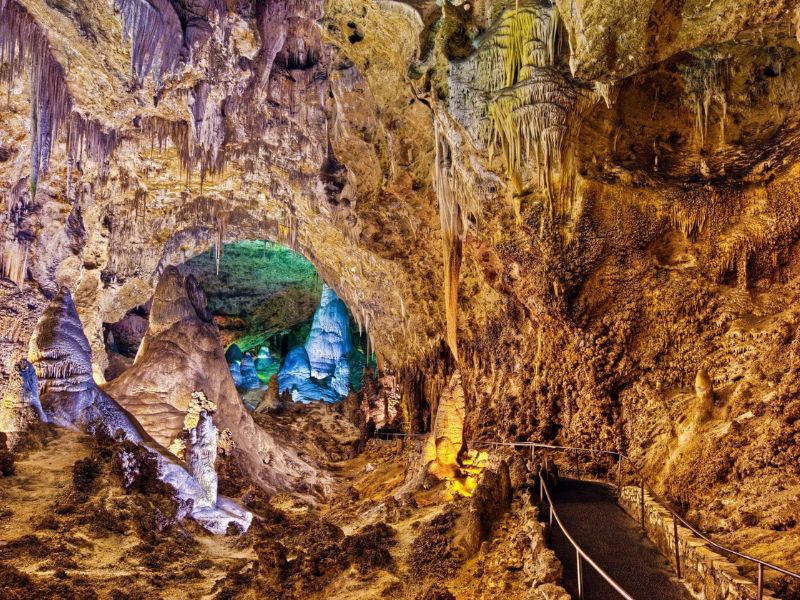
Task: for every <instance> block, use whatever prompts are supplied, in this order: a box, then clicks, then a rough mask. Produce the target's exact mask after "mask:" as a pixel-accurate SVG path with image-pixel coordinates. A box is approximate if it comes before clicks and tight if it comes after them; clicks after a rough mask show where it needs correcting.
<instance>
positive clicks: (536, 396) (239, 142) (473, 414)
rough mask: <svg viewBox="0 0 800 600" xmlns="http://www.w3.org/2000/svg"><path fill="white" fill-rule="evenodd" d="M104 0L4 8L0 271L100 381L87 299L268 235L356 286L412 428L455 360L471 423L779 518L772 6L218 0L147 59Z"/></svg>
mask: <svg viewBox="0 0 800 600" xmlns="http://www.w3.org/2000/svg"><path fill="white" fill-rule="evenodd" d="M125 4H127V3H120V5H121V6H122V8H123V10H122V11H121V12H120V11H119V10H118V9H115V8H114V5H113V4H112V3H110V2H100V3H90V2H86V1H84V0H65V1H64V2H62V3H60V4H59V6H58V7H51V6H49V5H48V4H47V3H45V2H44V1H43V0H13V1H12V0H9V2H8V3H7V7H6V8H4V9H3V12H2V13H0V23H2V25H3V27H4V28H3V29H2V30H0V42H2V46H3V47H4V48H5V49H6V54H5V56H9V55H10V49H11V48H12V47H14V48H17V52H16V55H17V56H20V50H19V49H20V48H21V47H22V46H24V48H25V57H27V59H26V60H23V61H18V64H17V67H16V68H12V69H7V75H6V80H5V81H6V85H8V86H10V92H11V93H10V94H9V101H8V108H7V110H5V111H3V113H2V115H1V116H0V127H1V128H2V131H3V133H4V134H5V135H4V136H3V139H4V140H6V141H5V142H4V143H3V147H2V153H0V159H2V160H1V161H0V181H2V187H3V189H4V190H5V193H6V201H7V208H8V210H7V212H6V215H5V216H4V217H3V221H2V223H0V233H2V240H3V275H4V276H6V277H9V278H10V279H12V280H14V281H15V282H16V283H17V284H19V285H20V286H21V287H22V288H24V291H20V292H13V291H8V294H10V296H13V297H14V298H18V297H19V294H28V295H39V296H43V297H50V296H52V295H53V294H55V292H56V290H57V289H58V287H59V286H60V285H67V286H69V287H70V288H71V289H72V291H73V295H74V298H75V303H76V306H77V308H78V311H79V313H80V316H81V320H82V322H83V325H84V328H85V330H86V333H87V336H88V338H89V340H90V342H91V344H92V351H93V356H94V360H95V362H96V365H95V373H96V376H97V377H98V378H99V377H100V375H99V374H100V373H102V371H103V369H104V367H105V353H104V349H103V340H102V323H103V322H115V321H117V320H119V319H120V318H122V317H123V316H124V315H125V313H126V312H127V311H128V310H129V309H131V308H133V307H135V306H137V305H139V304H141V303H142V302H144V301H145V300H146V299H147V298H148V297H149V296H150V295H152V291H153V289H154V286H155V284H156V282H157V280H158V277H159V275H160V274H161V273H162V272H163V271H164V269H165V268H166V267H167V266H168V265H170V264H180V263H182V262H184V261H185V260H186V259H188V258H191V257H193V256H196V255H198V254H200V253H202V252H204V251H206V250H207V249H209V248H211V247H217V248H219V247H220V246H221V245H222V244H223V243H225V242H233V241H238V240H253V239H269V240H272V241H276V242H279V243H282V244H285V245H286V246H288V247H290V248H292V249H296V250H297V251H299V252H300V253H302V254H303V255H304V256H306V257H307V258H308V259H309V260H310V261H311V262H312V263H313V264H314V265H315V267H316V268H317V270H318V272H319V273H320V276H321V277H322V279H323V280H324V281H325V282H326V283H327V284H329V285H330V286H331V287H332V288H333V289H334V290H335V291H336V293H337V294H338V295H339V296H340V297H341V298H343V299H344V301H345V302H346V303H347V305H348V307H349V308H350V309H351V311H352V313H353V315H354V317H355V318H356V319H357V320H358V321H359V322H360V323H361V325H362V326H363V327H364V328H365V329H366V330H367V332H368V334H369V337H370V341H371V346H372V347H373V348H374V349H375V350H376V351H377V353H378V355H379V364H380V366H381V368H383V369H389V370H393V371H396V372H397V373H398V376H399V379H400V389H401V390H402V391H403V395H404V410H405V413H406V420H407V423H408V427H409V428H410V429H411V430H415V431H418V430H427V429H429V428H430V427H431V425H432V423H433V421H434V416H435V414H436V411H437V407H438V398H439V395H440V394H441V392H442V390H443V389H444V387H445V386H446V384H447V382H448V381H449V380H450V378H451V376H452V374H453V372H454V371H455V370H456V369H457V370H458V371H459V372H460V377H461V380H462V384H463V387H464V391H465V404H466V414H465V438H466V439H475V438H501V439H520V440H526V439H536V440H559V441H562V442H567V443H575V444H582V445H592V446H603V447H606V448H612V449H617V448H621V449H623V450H624V451H626V452H628V453H629V454H630V455H631V456H632V457H633V458H634V459H635V460H637V461H639V462H640V463H641V464H642V466H643V467H644V468H645V469H646V472H647V473H648V474H649V475H651V476H652V477H653V479H654V480H655V481H658V482H659V485H660V489H662V491H665V492H667V493H668V495H669V496H670V498H671V499H673V500H676V501H679V502H680V503H682V504H683V505H684V506H686V507H687V508H689V509H692V508H697V507H701V506H704V505H706V504H708V501H709V499H712V498H718V499H720V502H719V506H717V507H716V508H714V507H713V506H712V507H711V509H710V510H709V511H705V512H703V514H702V515H701V517H702V518H703V519H707V520H708V521H709V524H710V525H712V526H714V527H719V528H721V530H722V531H723V533H725V532H727V534H729V535H731V536H734V535H735V534H734V533H733V530H735V529H737V527H738V525H740V524H741V523H743V522H745V521H747V522H752V519H750V520H749V521H748V520H747V519H745V520H744V521H741V518H740V516H739V515H738V513H736V514H734V513H735V510H734V509H731V508H730V505H729V504H728V503H726V502H727V500H726V499H728V498H731V497H732V496H733V495H736V496H737V498H738V499H737V500H736V503H735V505H736V507H738V508H736V510H739V509H741V510H739V512H742V510H743V511H745V512H748V513H752V514H757V515H759V518H760V519H761V520H762V521H763V522H765V523H767V522H773V521H774V522H776V523H778V521H780V514H779V513H780V511H781V510H784V509H785V508H786V507H787V506H789V504H790V502H791V494H792V493H794V492H792V491H791V490H793V489H797V488H796V486H797V485H798V477H800V473H798V467H797V465H798V464H799V462H800V461H798V456H797V454H796V453H797V447H798V441H800V440H798V436H800V431H798V426H800V425H799V424H800V419H798V417H797V414H798V413H797V411H798V406H797V397H798V393H800V389H798V385H799V384H798V381H799V380H798V378H797V364H796V363H797V354H798V341H797V340H798V334H797V326H798V324H800V313H799V312H798V311H797V309H796V308H795V306H797V298H796V294H797V290H798V282H800V280H798V276H799V275H800V266H799V265H800V262H798V261H800V256H798V244H797V242H798V239H800V221H799V220H798V217H797V215H798V214H800V213H799V212H798V210H797V208H798V207H797V204H798V189H797V183H796V182H797V175H798V172H797V165H796V160H795V158H794V157H795V156H796V148H797V142H798V140H800V137H798V132H797V126H798V123H799V122H800V119H798V115H797V103H796V97H797V93H796V92H797V85H798V83H797V82H798V56H799V54H798V43H797V39H796V33H795V24H794V18H795V17H794V13H793V11H792V10H790V9H792V8H793V7H792V6H791V4H790V3H789V2H773V3H768V4H767V3H762V2H755V1H753V2H726V1H720V2H715V3H711V4H707V3H705V2H693V1H690V0H687V1H686V2H666V3H659V2H623V3H617V4H615V5H613V6H611V5H609V4H608V3H600V2H596V1H594V0H582V1H577V2H566V1H564V2H562V1H561V0H559V1H558V2H556V3H555V4H551V3H550V2H545V1H540V0H520V2H503V1H496V2H489V1H488V0H484V1H481V2H475V3H469V4H463V3H459V2H445V3H443V6H437V5H436V4H435V3H433V2H422V1H420V2H417V1H414V2H394V1H391V0H374V1H373V0H328V1H327V2H324V3H323V2H320V1H318V0H294V1H292V2H281V1H279V0H267V1H264V2H254V3H252V4H251V3H248V2H237V3H227V4H224V3H221V4H219V5H212V4H209V5H208V7H207V8H208V10H207V11H206V12H205V13H204V14H202V15H198V16H197V18H196V19H195V20H194V21H193V23H194V25H193V28H194V29H192V32H193V33H192V35H188V33H187V31H188V30H186V31H183V33H182V38H181V39H183V40H189V42H185V43H183V45H182V46H181V47H180V48H178V49H177V55H176V57H175V58H174V60H173V59H172V58H171V57H172V56H173V55H172V54H171V52H172V51H173V50H176V49H175V48H173V47H165V46H163V45H158V44H156V45H155V46H152V47H150V49H149V50H147V49H145V50H144V52H145V53H146V52H148V51H149V52H151V54H153V56H156V57H157V58H159V60H160V62H159V61H155V62H154V65H156V64H157V65H159V68H157V69H156V68H151V69H150V70H151V71H155V72H151V73H150V74H149V75H148V76H144V74H143V73H142V70H143V69H144V66H143V65H146V64H148V62H149V61H150V58H148V57H147V56H145V57H139V58H138V59H137V57H133V59H132V58H131V56H130V54H129V49H128V47H125V46H123V45H121V44H120V42H119V40H120V37H121V34H122V28H123V26H124V25H123V24H124V23H125V22H126V20H125V10H124V5H125ZM174 4H175V3H172V5H174ZM201 4H202V3H201ZM4 6H6V5H4ZM164 10H165V11H166V12H167V13H168V12H169V11H168V10H167V9H166V8H164ZM162 16H163V15H162ZM184 21H185V20H184ZM160 22H162V23H164V27H171V28H173V29H174V28H175V27H176V25H175V23H174V22H173V21H172V20H171V19H166V20H164V19H162V21H160ZM12 23H22V24H24V27H22V28H18V29H14V30H12V29H10V28H9V27H8V25H9V24H12ZM180 23H183V21H181V20H180V19H179V25H177V27H185V25H181V24H180ZM173 29H171V30H170V31H172V30H173ZM17 31H23V33H24V35H22V34H19V33H15V32H17ZM197 32H202V35H198V36H196V37H195V35H194V34H195V33H197ZM173 33H177V31H176V30H175V31H173ZM167 39H172V38H167ZM175 39H177V37H176V38H175ZM192 40H193V41H192ZM175 43H177V42H175ZM20 44H21V45H22V46H20ZM100 57H102V59H103V60H100ZM171 62H174V65H173V68H172V69H170V68H168V67H169V66H170V64H171ZM162 63H163V64H162ZM162 67H163V72H160V71H161V68H162ZM132 68H133V74H132ZM11 73H15V76H14V77H13V78H12V77H10V74H11ZM31 74H32V75H31ZM32 105H33V106H36V107H39V110H37V111H33V113H34V114H33V118H32V111H31V106H32ZM42 107H43V108H42ZM56 109H57V110H56ZM54 123H55V124H56V125H55V126H54V125H53V124H54ZM41 132H45V133H46V132H50V135H45V134H42V133H41ZM67 132H69V135H67ZM43 149H44V150H43ZM34 172H37V173H38V176H37V177H34ZM34 180H35V181H34ZM32 182H33V184H32ZM9 290H10V288H9ZM3 293H4V294H5V293H6V288H5V287H4V288H3ZM10 296H9V297H10ZM15 301H17V300H15ZM30 306H32V308H31V309H30V311H31V312H32V314H34V315H35V314H36V311H40V310H41V306H42V304H41V303H38V304H37V303H36V302H31V303H30ZM16 338H20V340H19V341H17V342H13V343H16V344H17V345H22V344H24V343H25V341H24V339H22V338H24V336H22V335H16V334H15V339H16ZM13 343H12V342H9V344H10V345H13ZM3 347H4V348H5V346H3ZM9 347H10V346H9ZM4 352H5V350H4ZM9 352H10V350H9ZM9 364H11V363H9ZM697 381H701V382H702V384H703V385H701V386H699V388H702V389H701V390H700V391H699V392H698V391H697V390H696V389H695V388H696V382H697ZM709 382H710V383H709ZM709 386H710V388H711V390H712V391H711V392H709V391H708V389H706V388H708V387H709ZM699 388H698V389H699ZM704 390H705V391H704ZM709 394H710V395H709ZM709 399H710V402H709ZM779 480H780V481H781V483H779ZM690 482H691V485H689V483H690ZM781 486H782V487H781ZM765 490H771V491H773V492H774V494H775V495H774V496H773V498H777V499H778V501H777V503H776V504H775V506H774V507H772V508H766V507H764V506H762V504H761V501H760V500H759V498H760V497H761V496H763V495H764V491H765ZM787 490H788V491H787ZM784 492H785V494H784ZM742 507H745V508H742ZM732 511H733V512H732ZM737 519H740V521H741V522H740V521H737ZM779 526H780V524H779V523H778V524H777V525H775V527H779Z"/></svg>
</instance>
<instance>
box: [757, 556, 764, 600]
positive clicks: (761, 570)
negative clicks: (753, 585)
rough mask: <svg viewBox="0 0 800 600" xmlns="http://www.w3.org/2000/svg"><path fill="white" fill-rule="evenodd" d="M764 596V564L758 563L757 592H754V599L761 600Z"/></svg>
mask: <svg viewBox="0 0 800 600" xmlns="http://www.w3.org/2000/svg"><path fill="white" fill-rule="evenodd" d="M763 597H764V565H763V564H761V563H758V592H757V593H756V600H761V599H762V598H763Z"/></svg>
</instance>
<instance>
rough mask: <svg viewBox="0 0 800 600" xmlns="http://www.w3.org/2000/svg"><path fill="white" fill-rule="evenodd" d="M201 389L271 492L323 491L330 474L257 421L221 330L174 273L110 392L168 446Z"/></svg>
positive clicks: (241, 457) (166, 277)
mask: <svg viewBox="0 0 800 600" xmlns="http://www.w3.org/2000/svg"><path fill="white" fill-rule="evenodd" d="M198 390H200V391H202V392H203V393H204V394H205V396H206V397H207V398H208V399H209V400H210V401H211V402H213V403H214V405H215V406H216V407H217V409H216V412H215V413H214V416H213V422H214V424H215V425H216V427H217V428H218V429H219V430H220V431H225V430H227V431H228V432H230V436H231V439H232V441H233V444H234V446H233V449H232V454H233V456H234V457H235V458H236V460H237V461H238V463H239V465H240V466H241V468H242V470H243V471H245V472H246V473H247V474H248V475H249V476H250V477H251V478H252V479H253V481H254V482H257V483H258V484H259V485H261V486H262V487H263V488H264V489H266V490H269V491H275V490H279V489H297V490H301V491H304V492H308V493H321V492H323V491H324V489H325V486H326V478H325V475H324V474H322V473H318V472H317V469H316V467H315V466H314V465H313V464H310V463H308V462H306V461H305V460H304V459H302V458H301V457H299V456H298V455H297V453H296V451H295V450H294V449H293V448H291V447H287V446H286V445H285V444H281V443H279V442H278V440H276V439H275V438H273V437H272V436H271V435H269V434H268V433H267V432H266V431H264V430H263V429H262V428H260V427H258V426H256V424H255V423H254V422H253V419H252V417H251V416H250V414H249V413H248V411H247V409H246V408H245V406H244V405H243V404H242V402H241V400H240V399H239V395H238V393H237V391H236V387H235V385H234V382H233V380H232V379H231V377H230V371H229V368H228V363H227V362H226V361H225V355H224V352H223V350H222V346H221V345H220V342H219V337H218V333H217V329H216V327H215V326H214V325H212V324H210V323H206V322H204V321H202V320H200V319H199V318H198V317H197V315H196V313H195V312H194V307H193V306H192V304H191V302H190V301H189V297H188V294H187V291H186V284H185V278H184V277H183V276H182V275H181V274H180V272H179V271H178V270H177V269H176V268H174V267H169V268H167V269H166V270H165V271H164V273H163V275H162V276H161V279H160V281H159V283H158V286H157V287H156V292H155V295H154V297H153V306H152V310H151V312H150V328H149V329H148V331H147V335H146V336H145V338H144V341H143V342H142V347H141V348H140V350H139V354H138V356H137V358H136V362H135V363H134V364H133V366H132V367H131V368H130V369H129V370H127V371H126V372H125V373H123V374H122V375H120V376H119V377H118V378H116V379H115V380H114V381H112V382H111V383H109V384H108V385H107V386H106V388H105V391H106V392H107V393H108V394H110V395H111V396H113V397H114V398H116V399H117V401H118V402H119V403H120V405H122V406H123V407H124V408H125V409H126V410H128V411H129V412H130V413H131V414H133V415H134V416H135V417H136V419H137V420H138V421H139V422H140V423H141V425H142V427H143V428H144V430H145V431H147V432H148V433H149V434H150V435H152V436H153V438H154V439H155V440H156V441H157V442H159V443H160V444H162V445H163V446H164V447H168V446H170V445H171V444H172V442H173V440H175V439H176V438H178V437H180V436H181V435H182V432H183V430H184V422H185V418H186V414H187V412H188V410H189V406H190V402H191V398H192V393H193V392H195V391H198Z"/></svg>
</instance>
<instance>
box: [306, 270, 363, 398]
mask: <svg viewBox="0 0 800 600" xmlns="http://www.w3.org/2000/svg"><path fill="white" fill-rule="evenodd" d="M352 347H353V346H352V343H351V341H350V317H349V315H348V314H347V306H345V304H344V302H342V301H341V300H340V299H339V298H338V297H337V296H336V292H334V291H333V290H332V289H331V288H329V287H328V286H327V285H324V286H323V287H322V298H320V301H319V308H318V309H317V312H315V313H314V320H313V322H312V323H311V331H310V332H309V334H308V339H307V340H306V344H305V348H306V352H307V353H308V362H309V365H310V366H311V376H312V377H314V378H315V379H327V378H328V377H331V376H333V374H334V372H335V371H336V368H337V366H338V364H339V360H340V359H341V358H345V357H347V355H348V354H349V353H350V350H351V349H352ZM342 395H345V394H342Z"/></svg>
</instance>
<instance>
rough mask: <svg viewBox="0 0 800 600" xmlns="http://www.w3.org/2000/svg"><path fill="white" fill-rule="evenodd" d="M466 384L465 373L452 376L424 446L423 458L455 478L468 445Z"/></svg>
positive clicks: (446, 476) (443, 475)
mask: <svg viewBox="0 0 800 600" xmlns="http://www.w3.org/2000/svg"><path fill="white" fill-rule="evenodd" d="M465 411H466V407H465V400H464V388H463V387H462V386H461V374H460V372H459V371H456V372H455V373H453V374H452V375H451V376H450V380H449V381H448V383H447V387H446V388H445V389H444V391H443V392H442V394H441V397H440V399H439V405H438V408H437V410H436V418H435V420H434V422H433V427H432V428H431V434H430V436H429V437H428V441H427V442H426V444H425V448H424V450H423V462H424V463H425V464H430V466H429V470H430V472H431V473H433V474H434V475H436V476H437V477H440V478H442V479H453V478H455V476H456V473H457V471H458V466H459V457H460V456H461V452H462V451H463V449H464V417H465Z"/></svg>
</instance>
